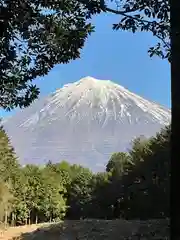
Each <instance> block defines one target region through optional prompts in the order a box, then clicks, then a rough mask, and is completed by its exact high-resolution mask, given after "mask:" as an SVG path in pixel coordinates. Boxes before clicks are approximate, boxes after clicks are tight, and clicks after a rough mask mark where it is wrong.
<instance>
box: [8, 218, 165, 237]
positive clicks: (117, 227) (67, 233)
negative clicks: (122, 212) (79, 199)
mask: <svg viewBox="0 0 180 240" xmlns="http://www.w3.org/2000/svg"><path fill="white" fill-rule="evenodd" d="M55 239H59V240H93V239H94V240H107V239H108V240H124V239H126V240H130V239H134V240H138V239H143V240H144V239H145V240H146V239H147V240H150V239H151V240H153V239H158V240H168V239H169V221H168V220H159V221H158V220H156V221H146V222H145V221H144V222H140V221H139V222H138V221H125V220H112V221H105V220H81V221H64V222H62V223H57V224H52V225H49V226H48V227H41V228H38V229H37V230H36V231H34V232H31V233H23V234H22V235H21V236H20V237H18V238H17V237H16V238H13V240H55Z"/></svg>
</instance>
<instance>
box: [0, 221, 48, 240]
mask: <svg viewBox="0 0 180 240" xmlns="http://www.w3.org/2000/svg"><path fill="white" fill-rule="evenodd" d="M45 225H47V224H32V225H26V226H20V227H10V228H8V229H3V230H1V229H0V240H10V239H13V238H16V237H18V236H20V235H21V234H24V233H27V232H28V233H30V232H33V231H35V230H37V229H38V228H39V227H42V226H45Z"/></svg>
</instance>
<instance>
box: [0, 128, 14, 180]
mask: <svg viewBox="0 0 180 240" xmlns="http://www.w3.org/2000/svg"><path fill="white" fill-rule="evenodd" d="M18 168H19V164H18V161H17V157H16V155H15V152H14V149H13V147H12V146H11V144H10V140H9V138H8V136H7V134H6V132H5V130H4V129H3V127H2V126H1V127H0V177H1V180H3V181H5V182H8V181H14V179H15V176H16V173H17V172H18Z"/></svg>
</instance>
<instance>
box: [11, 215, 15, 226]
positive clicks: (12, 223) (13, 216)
mask: <svg viewBox="0 0 180 240" xmlns="http://www.w3.org/2000/svg"><path fill="white" fill-rule="evenodd" d="M14 220H15V214H14V213H13V212H12V218H11V226H12V227H14Z"/></svg>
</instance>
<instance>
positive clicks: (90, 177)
mask: <svg viewBox="0 0 180 240" xmlns="http://www.w3.org/2000/svg"><path fill="white" fill-rule="evenodd" d="M170 135H171V128H170V127H166V128H165V129H163V130H162V131H161V132H160V133H157V135H156V136H155V137H152V138H150V139H148V140H142V139H136V140H135V141H134V143H133V146H132V149H131V150H130V151H129V152H128V153H124V152H119V153H114V154H113V155H112V157H111V158H110V160H109V162H108V163H107V166H106V171H105V172H100V173H96V174H94V173H92V172H91V171H90V170H89V169H87V168H84V167H82V166H79V165H76V164H74V165H70V164H69V163H68V162H66V161H63V162H60V163H57V164H53V163H52V162H48V163H47V164H46V166H35V165H27V166H25V167H22V166H20V164H19V163H18V160H17V157H16V155H15V152H14V150H13V148H12V147H11V146H10V143H9V139H8V137H7V135H6V133H5V131H4V130H3V128H2V127H1V129H0V221H1V222H2V223H4V224H11V225H24V224H31V223H39V222H51V221H58V220H60V219H64V218H66V219H81V218H100V219H114V218H125V219H150V218H166V217H169V195H170V194H169V180H170Z"/></svg>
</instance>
